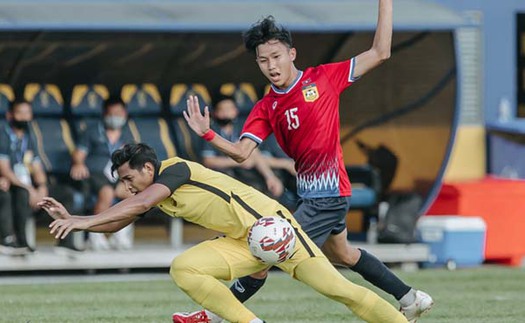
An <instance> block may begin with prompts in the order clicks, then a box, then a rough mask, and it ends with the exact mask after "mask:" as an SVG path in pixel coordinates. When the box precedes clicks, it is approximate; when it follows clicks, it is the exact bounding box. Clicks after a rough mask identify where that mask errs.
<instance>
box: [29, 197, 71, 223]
mask: <svg viewBox="0 0 525 323" xmlns="http://www.w3.org/2000/svg"><path fill="white" fill-rule="evenodd" d="M37 205H38V206H39V207H41V208H43V209H44V211H46V212H47V214H49V216H50V217H52V218H53V219H55V220H59V219H69V218H70V217H71V214H69V212H68V211H67V210H66V208H65V207H64V205H62V203H60V202H58V201H57V200H55V199H54V198H52V197H44V198H43V199H42V200H41V201H40V202H38V203H37Z"/></svg>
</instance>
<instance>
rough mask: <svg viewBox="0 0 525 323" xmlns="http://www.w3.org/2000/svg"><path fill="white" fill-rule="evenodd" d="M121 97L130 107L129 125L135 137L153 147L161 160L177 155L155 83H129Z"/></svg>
mask: <svg viewBox="0 0 525 323" xmlns="http://www.w3.org/2000/svg"><path fill="white" fill-rule="evenodd" d="M121 98H122V100H123V101H124V103H126V105H127V108H128V114H129V120H128V126H129V130H130V131H131V133H132V135H133V138H134V139H135V141H137V142H143V143H146V144H148V145H149V146H151V147H153V148H154V149H155V151H156V153H157V156H158V158H159V159H160V160H163V159H167V158H171V157H175V156H176V155H177V151H176V148H175V144H174V142H173V139H172V137H171V135H170V131H169V126H168V123H167V122H166V120H165V119H164V118H162V117H161V111H162V109H161V107H162V100H161V96H160V93H159V90H158V89H157V87H156V86H155V85H153V84H149V83H147V84H140V85H137V84H127V85H124V86H123V87H122V90H121Z"/></svg>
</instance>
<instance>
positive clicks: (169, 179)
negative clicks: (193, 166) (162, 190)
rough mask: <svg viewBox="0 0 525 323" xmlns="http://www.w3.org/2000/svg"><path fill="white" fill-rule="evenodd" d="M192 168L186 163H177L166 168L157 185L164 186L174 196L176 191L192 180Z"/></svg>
mask: <svg viewBox="0 0 525 323" xmlns="http://www.w3.org/2000/svg"><path fill="white" fill-rule="evenodd" d="M190 175H191V172H190V168H189V167H188V165H187V164H186V163H183V162H181V163H176V164H173V165H170V166H168V167H166V168H165V169H164V170H163V171H162V173H160V175H159V176H158V177H157V179H156V180H155V183H158V184H162V185H164V186H166V187H167V188H169V189H170V192H171V193H172V194H173V192H175V190H176V189H178V188H179V187H181V186H182V185H183V184H185V183H187V182H188V181H189V180H190Z"/></svg>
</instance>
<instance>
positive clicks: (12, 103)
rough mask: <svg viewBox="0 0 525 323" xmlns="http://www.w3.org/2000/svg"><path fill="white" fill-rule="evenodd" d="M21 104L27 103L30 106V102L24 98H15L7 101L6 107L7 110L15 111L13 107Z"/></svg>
mask: <svg viewBox="0 0 525 323" xmlns="http://www.w3.org/2000/svg"><path fill="white" fill-rule="evenodd" d="M21 104H29V106H31V102H29V101H27V100H24V99H15V100H13V101H11V102H9V108H8V111H9V112H11V113H12V112H13V111H15V108H16V107H17V106H19V105H21Z"/></svg>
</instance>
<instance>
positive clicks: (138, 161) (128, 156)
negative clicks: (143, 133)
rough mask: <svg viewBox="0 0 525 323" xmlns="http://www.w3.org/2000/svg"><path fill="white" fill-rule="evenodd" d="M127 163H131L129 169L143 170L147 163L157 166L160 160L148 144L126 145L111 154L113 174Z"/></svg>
mask: <svg viewBox="0 0 525 323" xmlns="http://www.w3.org/2000/svg"><path fill="white" fill-rule="evenodd" d="M126 162H129V168H131V169H136V170H141V169H142V168H143V167H144V165H145V164H146V163H147V162H150V163H152V164H153V166H156V165H157V163H158V158H157V154H156V153H155V150H154V149H153V148H151V147H150V146H148V145H146V144H143V143H138V144H126V145H124V147H122V148H120V149H117V150H115V151H114V152H113V154H111V163H112V164H113V165H111V173H113V172H115V171H116V170H117V169H118V168H119V167H120V166H122V165H124V164H125V163H126Z"/></svg>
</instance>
